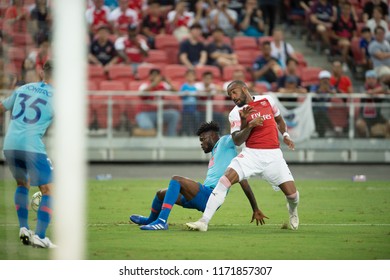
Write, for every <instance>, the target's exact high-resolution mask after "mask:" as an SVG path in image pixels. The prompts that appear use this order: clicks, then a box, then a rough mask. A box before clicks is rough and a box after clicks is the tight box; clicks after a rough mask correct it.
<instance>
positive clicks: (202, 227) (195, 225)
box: [186, 219, 208, 231]
mask: <svg viewBox="0 0 390 280" xmlns="http://www.w3.org/2000/svg"><path fill="white" fill-rule="evenodd" d="M186 226H187V228H188V229H190V230H197V231H207V227H208V225H207V223H206V222H204V221H202V219H200V220H199V221H196V222H190V223H186Z"/></svg>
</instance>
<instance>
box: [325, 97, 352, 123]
mask: <svg viewBox="0 0 390 280" xmlns="http://www.w3.org/2000/svg"><path fill="white" fill-rule="evenodd" d="M330 102H331V103H332V104H335V105H336V106H331V107H329V108H328V116H329V119H330V121H331V122H332V124H333V126H334V127H340V128H346V127H347V126H348V122H349V118H348V113H349V111H348V107H347V105H346V103H345V102H344V100H343V99H342V98H331V100H330Z"/></svg>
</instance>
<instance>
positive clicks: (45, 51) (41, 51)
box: [35, 37, 51, 74]
mask: <svg viewBox="0 0 390 280" xmlns="http://www.w3.org/2000/svg"><path fill="white" fill-rule="evenodd" d="M50 55H51V45H50V42H49V39H48V38H47V37H43V38H42V39H41V41H40V42H39V48H38V52H37V55H36V57H35V69H36V71H37V73H38V74H40V73H41V72H42V69H43V65H44V64H45V62H46V61H47V60H48V59H49V58H50Z"/></svg>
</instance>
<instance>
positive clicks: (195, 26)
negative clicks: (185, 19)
mask: <svg viewBox="0 0 390 280" xmlns="http://www.w3.org/2000/svg"><path fill="white" fill-rule="evenodd" d="M195 28H197V29H201V30H202V25H200V24H199V23H194V24H193V25H191V26H190V30H192V29H195Z"/></svg>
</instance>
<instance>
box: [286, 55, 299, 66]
mask: <svg viewBox="0 0 390 280" xmlns="http://www.w3.org/2000/svg"><path fill="white" fill-rule="evenodd" d="M291 61H294V62H295V63H296V64H299V63H298V60H296V59H295V58H293V57H291V56H289V57H288V58H287V60H286V65H288V64H289V63H290V62H291Z"/></svg>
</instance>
